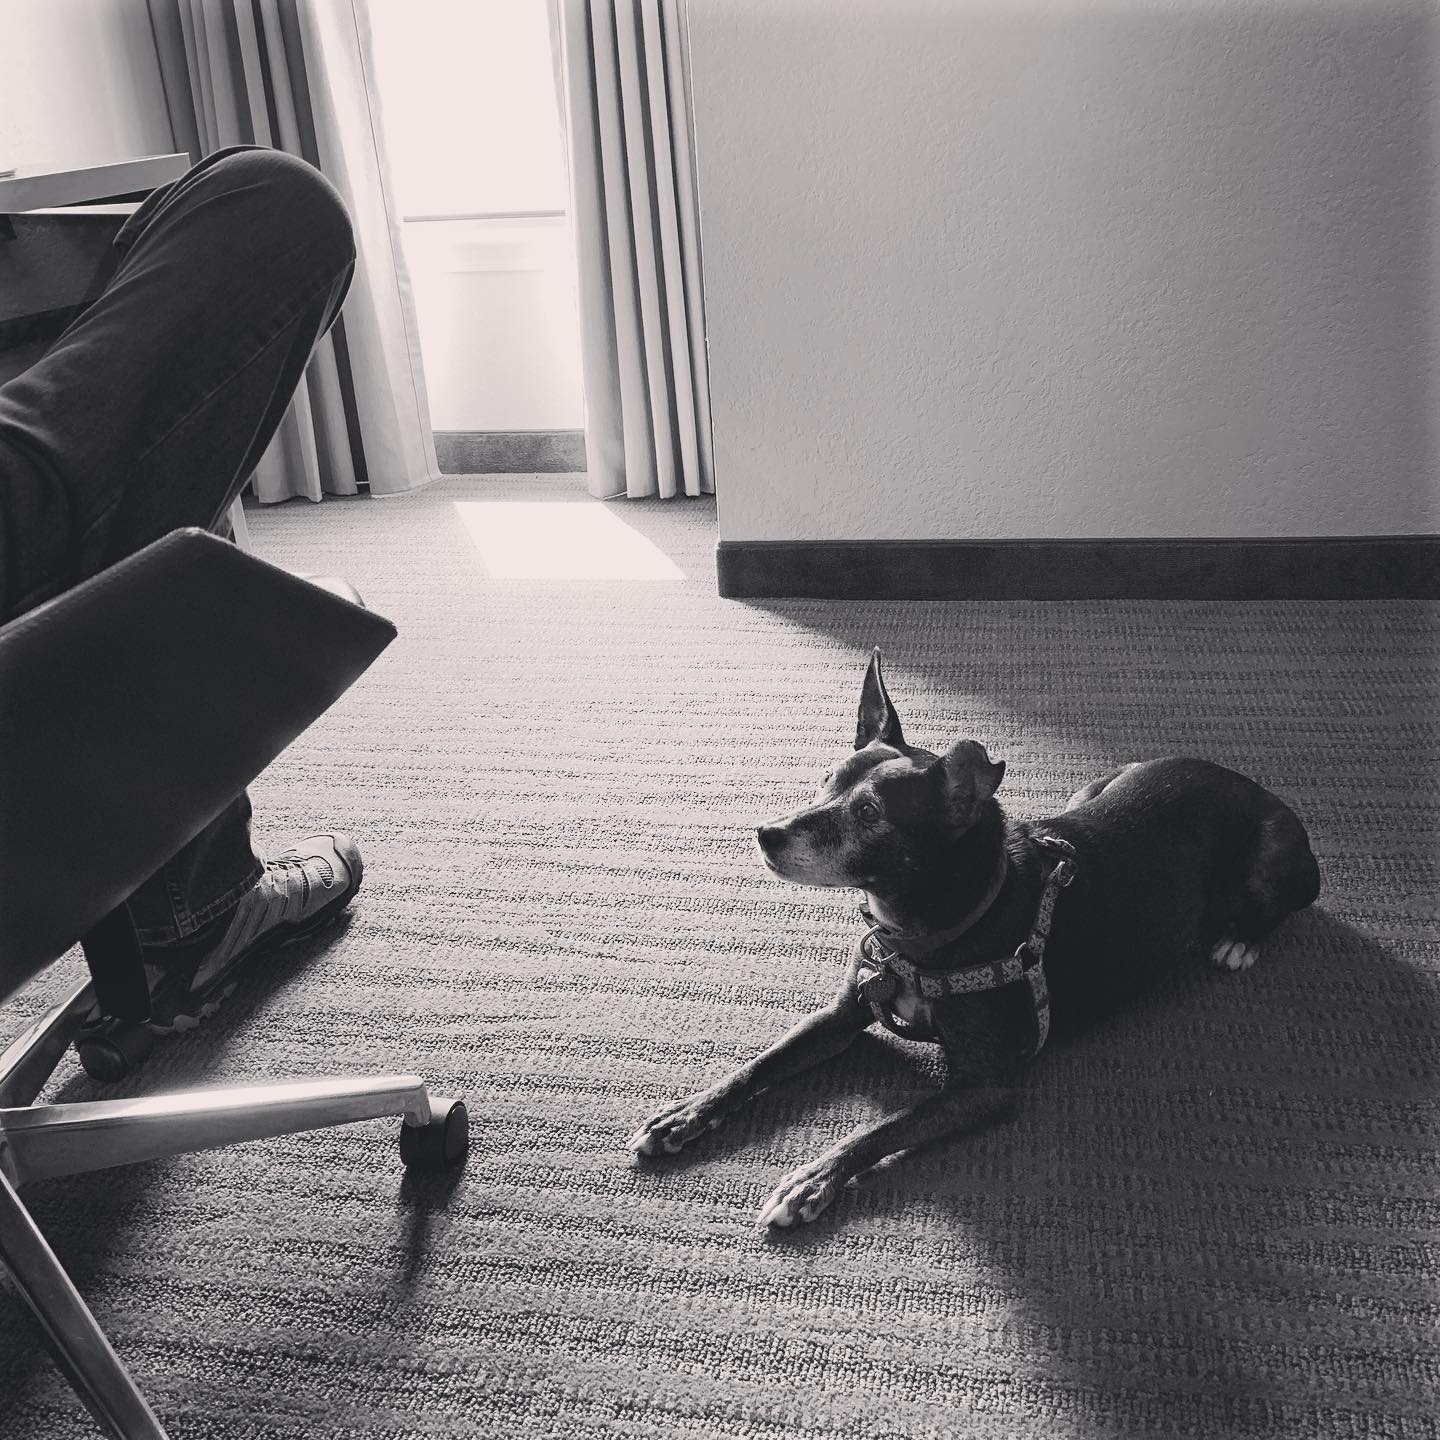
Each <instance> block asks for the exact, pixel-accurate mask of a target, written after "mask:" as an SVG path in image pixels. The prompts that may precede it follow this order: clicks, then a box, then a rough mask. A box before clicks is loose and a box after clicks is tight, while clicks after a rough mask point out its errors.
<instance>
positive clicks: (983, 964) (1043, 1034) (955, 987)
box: [856, 835, 1075, 1059]
mask: <svg viewBox="0 0 1440 1440" xmlns="http://www.w3.org/2000/svg"><path fill="white" fill-rule="evenodd" d="M1031 838H1032V839H1034V841H1035V843H1036V844H1037V845H1040V846H1042V847H1043V848H1044V849H1046V850H1049V851H1050V852H1051V853H1052V854H1054V855H1055V856H1056V857H1057V858H1056V861H1055V864H1054V866H1052V868H1051V870H1050V873H1049V874H1048V875H1047V876H1046V877H1045V887H1044V889H1043V890H1042V891H1041V893H1040V907H1039V909H1038V910H1037V911H1036V914H1035V923H1034V924H1033V925H1032V926H1031V927H1030V934H1029V936H1028V937H1027V938H1026V939H1025V940H1024V941H1023V942H1022V943H1021V944H1020V946H1019V948H1018V949H1017V950H1016V951H1015V953H1014V954H1013V955H1010V956H1007V957H1005V958H1004V959H1002V960H982V961H980V962H979V963H978V964H974V965H963V966H961V967H960V968H959V969H956V970H929V969H925V968H924V967H923V966H921V965H917V964H916V963H915V957H917V956H924V955H929V954H932V953H933V952H934V951H936V950H938V949H940V948H941V947H942V946H944V945H947V944H948V943H949V942H950V941H951V940H954V939H956V938H958V936H959V935H961V934H963V933H964V931H966V930H968V929H969V928H970V926H971V925H973V924H974V923H975V921H976V920H978V919H979V918H980V915H981V914H983V913H984V911H985V910H987V909H988V908H989V906H990V903H991V902H992V901H993V900H994V898H995V895H996V894H998V893H999V887H998V886H994V885H993V884H992V888H991V890H990V892H989V894H988V896H987V898H986V899H985V900H984V901H982V902H981V904H980V906H979V907H977V911H978V913H977V911H972V912H971V913H970V915H968V916H967V917H966V918H965V920H964V921H963V922H962V923H961V924H960V925H959V926H956V927H952V928H951V929H948V930H940V931H935V930H932V931H924V932H918V933H914V934H911V933H907V932H906V931H903V930H895V929H892V928H891V927H890V926H887V925H882V924H880V923H879V922H878V921H877V920H876V919H875V917H874V916H873V915H872V914H871V913H870V911H869V909H868V908H867V907H866V906H864V905H861V907H860V914H861V916H862V918H863V919H864V921H865V923H866V925H868V926H869V929H868V930H867V931H866V932H865V936H864V938H863V939H862V940H861V941H860V977H859V979H858V980H857V982H856V993H857V994H858V995H859V997H860V999H861V1000H862V1001H863V1002H864V1003H865V1004H867V1005H869V1007H870V1009H871V1010H872V1011H873V1012H874V1015H875V1018H876V1019H877V1020H878V1021H879V1022H880V1023H881V1024H882V1025H883V1026H885V1028H886V1029H887V1030H890V1031H892V1032H893V1033H894V1034H896V1035H898V1036H900V1037H901V1039H903V1040H928V1039H931V1038H932V1032H931V1031H929V1030H928V1029H926V1028H925V1027H923V1026H918V1025H910V1024H907V1023H906V1022H905V1021H903V1020H901V1019H899V1018H898V1017H897V1016H896V1015H895V1013H894V1011H893V1010H892V1009H891V1008H890V1007H891V1003H892V1002H893V1001H894V999H895V998H896V996H897V995H899V994H900V992H901V990H902V989H906V988H908V989H912V990H915V991H918V992H919V994H920V995H921V996H922V997H923V998H925V999H928V1000H938V999H941V998H943V997H944V996H947V995H974V994H976V993H978V992H980V991H983V990H999V989H1001V988H1002V987H1003V986H1006V985H1013V984H1015V982H1016V981H1019V980H1024V981H1025V982H1026V983H1027V985H1028V987H1029V994H1030V1003H1031V1007H1032V1009H1033V1011H1034V1015H1035V1043H1034V1044H1033V1045H1032V1046H1031V1047H1030V1049H1029V1050H1028V1051H1027V1052H1026V1058H1027V1059H1028V1058H1030V1057H1032V1056H1034V1055H1037V1054H1039V1052H1040V1049H1041V1047H1042V1046H1043V1045H1044V1044H1045V1041H1046V1039H1047V1037H1048V1036H1049V1034H1050V990H1049V987H1048V986H1047V985H1046V983H1045V965H1044V960H1045V945H1046V942H1047V941H1048V940H1049V938H1050V922H1051V919H1052V917H1053V916H1054V913H1055V901H1056V899H1057V898H1058V897H1059V894H1060V892H1061V891H1062V890H1063V889H1064V888H1065V887H1066V886H1067V885H1068V884H1069V883H1070V882H1071V881H1072V880H1073V879H1074V878H1075V847H1074V846H1073V845H1071V844H1070V842H1069V841H1068V840H1062V839H1060V837H1059V836H1057V835H1032V837H1031ZM1000 860H1001V870H1000V876H1001V880H1002V883H1003V880H1004V874H1005V870H1006V869H1008V863H1009V862H1008V857H1007V856H1006V855H1005V854H1004V853H1003V852H1002V854H1001V857H1000Z"/></svg>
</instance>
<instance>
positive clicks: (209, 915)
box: [135, 856, 265, 947]
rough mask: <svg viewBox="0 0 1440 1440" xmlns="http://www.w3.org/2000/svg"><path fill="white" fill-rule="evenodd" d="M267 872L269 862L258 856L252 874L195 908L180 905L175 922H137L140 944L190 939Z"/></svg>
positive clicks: (178, 942)
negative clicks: (147, 924) (154, 924)
mask: <svg viewBox="0 0 1440 1440" xmlns="http://www.w3.org/2000/svg"><path fill="white" fill-rule="evenodd" d="M264 873H265V862H264V861H263V860H261V859H260V858H259V857H258V856H256V857H255V862H254V864H253V865H252V866H251V868H250V872H249V874H247V875H246V876H245V878H244V879H242V880H238V881H236V882H235V884H233V885H231V886H229V887H228V888H227V889H225V890H222V891H221V892H220V894H219V895H217V896H216V897H215V899H213V900H211V901H209V902H208V903H207V904H205V905H201V906H200V907H199V908H198V909H194V910H191V909H185V908H181V907H179V906H177V907H176V912H175V923H174V924H173V925H164V926H152V927H149V928H140V927H138V926H137V927H136V930H135V934H136V935H137V937H138V938H139V940H140V944H141V945H142V946H144V947H150V946H163V945H179V944H181V943H182V942H184V941H185V940H188V939H189V938H190V936H192V935H193V934H195V932H196V931H197V930H200V929H203V928H204V927H205V926H206V925H209V924H212V923H213V922H214V921H216V920H218V919H220V918H221V916H223V915H226V914H228V913H229V912H230V911H231V910H233V909H234V908H235V907H236V906H237V905H238V904H239V903H240V902H241V900H243V899H244V898H245V896H247V895H248V894H249V893H250V892H251V891H252V890H253V889H254V888H255V886H256V885H257V884H258V883H259V880H260V877H261V876H262V875H263V874H264Z"/></svg>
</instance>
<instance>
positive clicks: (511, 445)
mask: <svg viewBox="0 0 1440 1440" xmlns="http://www.w3.org/2000/svg"><path fill="white" fill-rule="evenodd" d="M435 458H436V459H437V460H438V461H439V462H440V473H441V474H442V475H524V474H528V473H531V472H535V473H539V474H546V475H559V474H564V475H569V474H575V473H578V472H581V471H583V470H584V469H585V432H584V431H583V430H437V431H436V432H435Z"/></svg>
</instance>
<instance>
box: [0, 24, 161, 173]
mask: <svg viewBox="0 0 1440 1440" xmlns="http://www.w3.org/2000/svg"><path fill="white" fill-rule="evenodd" d="M177 148H179V147H177V146H176V145H175V144H174V139H173V136H172V135H171V131H170V122H169V121H168V120H167V119H166V116H165V98H164V92H163V91H162V89H161V86H160V66H159V62H158V61H157V59H156V57H155V44H154V40H153V38H152V35H151V31H150V20H149V16H148V14H147V12H146V8H145V0H0V167H6V166H11V165H48V164H54V165H86V164H91V165H101V164H104V163H106V162H107V161H111V160H125V159H129V158H131V157H133V156H136V155H163V154H168V153H170V152H171V151H174V150H176V149H177Z"/></svg>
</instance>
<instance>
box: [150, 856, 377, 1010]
mask: <svg viewBox="0 0 1440 1440" xmlns="http://www.w3.org/2000/svg"><path fill="white" fill-rule="evenodd" d="M346 863H347V864H348V863H349V862H348V861H347V862H346ZM364 878H365V863H364V861H362V860H361V858H360V856H359V853H358V852H357V853H356V856H355V879H354V883H353V884H352V885H351V886H350V888H349V889H348V890H347V891H345V893H344V894H342V895H337V896H336V897H335V898H334V899H333V900H332V901H331V902H330V903H329V904H328V905H324V906H322V907H321V908H320V909H319V910H317V911H316V912H315V913H314V914H313V915H312V916H311V917H310V918H309V919H308V920H304V921H297V922H292V923H288V924H280V925H277V926H275V928H274V929H273V930H268V931H266V933H265V934H264V935H263V936H261V938H260V939H259V940H257V941H256V942H255V944H253V945H252V946H251V947H250V948H249V949H248V950H242V951H241V952H240V953H239V954H238V955H237V956H236V957H235V958H234V959H233V960H232V961H231V962H230V965H229V968H228V969H227V970H226V971H225V974H224V975H223V976H221V978H220V979H219V980H217V981H216V982H215V984H214V985H213V986H212V988H211V989H210V990H209V991H207V992H206V994H205V997H204V998H203V999H202V1000H201V1002H200V1004H199V1005H197V1006H196V1007H195V1009H194V1010H193V1011H186V1012H184V1013H183V1014H177V1015H176V1016H175V1017H174V1018H173V1019H172V1020H169V1021H168V1022H166V1023H164V1024H157V1023H156V1022H155V1021H153V1020H147V1021H146V1022H145V1028H146V1029H147V1030H148V1031H149V1032H150V1033H151V1034H152V1035H174V1034H176V1033H177V1032H183V1031H189V1030H198V1029H199V1028H200V1026H201V1024H203V1023H204V1022H205V1021H206V1020H208V1019H210V1017H211V1016H212V1015H214V1014H215V1013H216V1011H218V1010H219V1009H220V1007H221V1006H222V1005H223V1004H224V1003H225V1001H226V1000H228V999H229V998H230V996H232V995H233V994H234V993H235V991H236V990H238V989H239V988H240V979H239V977H238V976H237V975H235V971H236V970H237V969H238V968H239V967H240V966H241V965H243V964H246V963H248V962H249V961H251V960H258V959H262V958H263V957H264V956H266V955H273V954H275V952H276V951H278V950H286V949H288V948H289V947H290V946H292V945H298V944H300V942H301V941H302V940H309V939H311V938H312V937H314V936H316V935H318V934H320V932H321V931H322V930H327V929H329V928H330V926H332V925H333V924H335V922H336V921H337V920H339V918H340V917H341V915H343V914H344V913H345V911H346V910H347V909H348V908H349V905H350V902H351V901H352V900H354V898H355V897H356V895H358V894H359V893H360V882H361V881H362V880H363V879H364ZM232 977H233V978H232Z"/></svg>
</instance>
